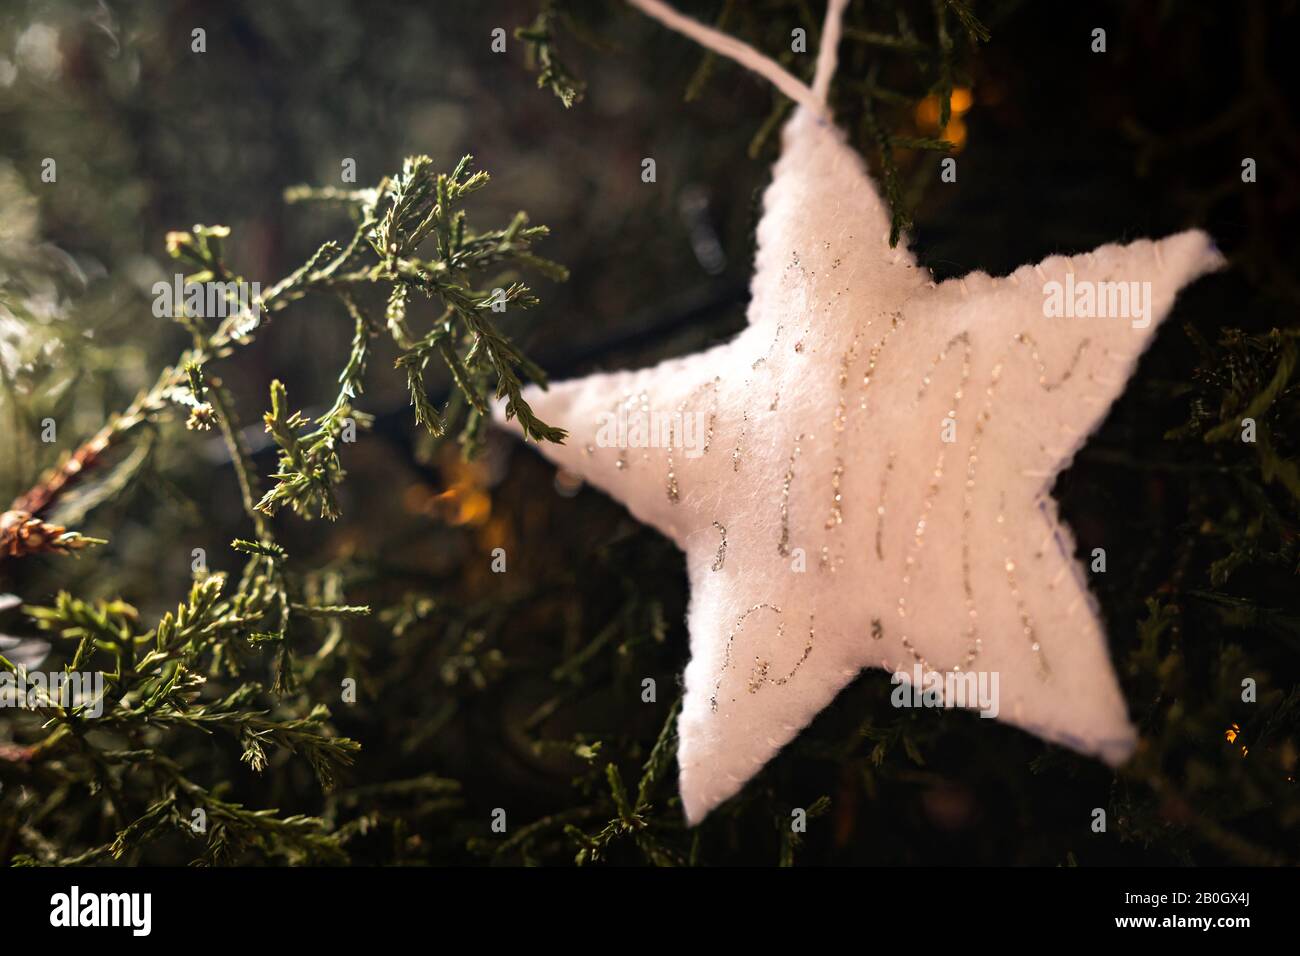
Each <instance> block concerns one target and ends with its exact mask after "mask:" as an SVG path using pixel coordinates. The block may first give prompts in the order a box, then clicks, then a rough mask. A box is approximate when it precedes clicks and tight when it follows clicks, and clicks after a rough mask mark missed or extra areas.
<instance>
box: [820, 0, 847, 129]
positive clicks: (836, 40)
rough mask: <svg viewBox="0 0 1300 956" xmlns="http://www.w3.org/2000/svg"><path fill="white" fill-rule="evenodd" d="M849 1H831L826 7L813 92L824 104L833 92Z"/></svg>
mask: <svg viewBox="0 0 1300 956" xmlns="http://www.w3.org/2000/svg"><path fill="white" fill-rule="evenodd" d="M848 5H849V0H830V3H828V4H827V5H826V22H825V23H824V24H823V25H822V45H821V49H819V50H818V51H817V73H816V75H815V76H813V85H812V92H813V96H815V97H817V99H818V100H820V101H821V102H822V104H825V103H826V97H827V96H828V95H829V94H830V91H831V77H833V76H834V75H835V66H836V64H837V63H838V59H837V54H836V50H837V49H838V48H839V45H840V33H841V24H842V23H843V21H844V8H845V7H847V6H848Z"/></svg>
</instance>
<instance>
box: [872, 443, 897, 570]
mask: <svg viewBox="0 0 1300 956" xmlns="http://www.w3.org/2000/svg"><path fill="white" fill-rule="evenodd" d="M897 455H898V453H897V452H892V451H891V452H890V453H889V459H888V460H887V461H886V462H885V470H884V471H882V472H881V473H880V503H879V504H877V505H876V560H878V561H883V560H885V548H884V534H885V491H886V490H887V488H888V485H889V476H890V475H892V474H893V472H894V459H895V458H896V457H897Z"/></svg>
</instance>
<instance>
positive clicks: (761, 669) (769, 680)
mask: <svg viewBox="0 0 1300 956" xmlns="http://www.w3.org/2000/svg"><path fill="white" fill-rule="evenodd" d="M762 610H769V611H771V612H772V613H773V614H776V615H777V616H778V617H780V615H781V609H780V608H779V607H777V606H776V605H775V604H768V603H766V602H764V603H762V604H755V605H754V606H753V607H751V608H749V609H748V610H747V611H745V613H744V614H742V615H740V617H739V618H737V619H736V623H735V624H733V625H732V627H731V633H730V634H728V635H727V643H726V645H725V647H724V649H723V654H722V667H721V668H720V669H719V670H718V679H717V680H716V681H714V683H713V696H712V697H710V699H709V709H710V710H712V711H713V712H715V713H716V712H717V710H718V691H719V690H720V689H721V687H722V680H723V678H724V677H725V676H726V673H727V670H728V668H730V667H731V649H732V646H733V645H734V644H735V641H736V635H737V634H738V633H740V629H741V628H742V627H743V626H744V624H745V621H746V620H748V618H749V616H750V615H751V614H753V613H755V612H756V611H762ZM784 636H785V622H784V621H778V622H777V626H776V637H777V640H778V641H780V640H781V638H783V637H784ZM815 640H816V630H815V627H814V618H813V615H812V614H809V615H808V642H807V644H805V645H804V650H803V654H802V656H801V657H800V658H799V659H798V660H797V661H795V663H794V666H793V667H791V668H790V671H789V672H788V673H787V674H785V675H784V676H783V677H768V676H767V674H768V669H769V668H770V667H771V663H772V662H771V661H765V660H762V659H760V658H759V657H758V655H755V656H754V661H755V663H754V667H753V669H752V670H751V671H750V675H749V688H748V689H749V692H750V693H751V694H756V693H758V692H759V691H760V690H762V689H763V685H764V684H772V685H774V686H778V687H779V686H782V685H784V684H787V683H789V682H790V681H791V680H792V679H793V678H794V676H795V674H797V673H798V672H799V668H801V667H802V666H803V664H804V662H805V661H806V660H808V657H809V655H811V654H812V649H813V642H814V641H815Z"/></svg>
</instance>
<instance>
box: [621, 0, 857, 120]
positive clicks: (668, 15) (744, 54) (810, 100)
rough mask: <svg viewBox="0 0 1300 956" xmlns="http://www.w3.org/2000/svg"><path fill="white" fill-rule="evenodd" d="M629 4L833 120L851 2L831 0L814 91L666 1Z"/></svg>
mask: <svg viewBox="0 0 1300 956" xmlns="http://www.w3.org/2000/svg"><path fill="white" fill-rule="evenodd" d="M627 2H628V3H630V4H631V5H632V6H634V7H636V8H637V9H638V10H640V11H641V12H642V13H644V14H646V15H647V16H650V17H653V18H654V19H656V20H658V21H659V22H660V23H662V24H663V25H664V26H666V27H668V29H670V30H673V31H675V32H677V33H681V34H683V35H685V36H688V37H690V38H691V39H692V40H694V41H695V42H696V43H698V44H700V45H701V46H703V47H706V48H707V49H710V50H712V51H713V52H714V53H717V54H719V55H720V56H725V57H727V58H728V59H730V60H734V61H736V62H737V63H739V64H740V65H741V66H743V67H746V68H747V69H750V70H753V71H754V72H755V73H757V74H758V75H759V76H762V77H764V78H765V79H767V80H768V81H769V82H770V83H771V84H772V85H773V86H775V87H776V88H777V89H778V90H780V91H781V92H782V93H784V94H785V95H786V96H788V97H790V99H792V100H794V101H795V102H796V103H798V104H800V105H801V106H806V107H808V108H809V109H810V110H812V111H813V112H814V113H816V114H817V115H818V116H822V117H826V118H829V115H828V113H827V110H826V94H827V92H828V91H829V89H830V84H831V76H832V74H834V72H835V47H836V45H837V44H838V42H839V37H840V19H841V18H842V16H843V14H844V7H845V6H846V5H847V3H848V0H831V3H830V6H829V7H828V8H827V10H826V25H825V28H824V29H823V31H822V47H821V51H820V52H819V53H818V57H817V74H816V85H815V87H814V88H813V89H809V88H808V86H807V85H805V84H804V83H802V82H800V81H799V80H798V79H796V78H795V77H794V76H792V75H791V74H790V73H788V72H786V70H785V69H784V68H782V66H781V65H780V64H779V63H777V62H776V61H775V60H773V59H772V58H771V57H769V56H766V55H764V54H762V53H760V52H758V51H757V50H755V49H754V48H753V47H752V46H750V45H749V44H747V43H744V42H742V41H740V40H737V39H736V38H735V37H733V36H728V35H727V34H725V33H723V32H722V31H720V30H715V29H714V28H713V27H710V26H705V25H704V24H703V23H700V22H699V21H698V20H692V19H691V18H690V17H687V16H683V15H682V14H680V13H678V12H677V11H676V10H674V9H673V8H672V7H670V6H669V5H668V4H666V3H664V2H663V0H627Z"/></svg>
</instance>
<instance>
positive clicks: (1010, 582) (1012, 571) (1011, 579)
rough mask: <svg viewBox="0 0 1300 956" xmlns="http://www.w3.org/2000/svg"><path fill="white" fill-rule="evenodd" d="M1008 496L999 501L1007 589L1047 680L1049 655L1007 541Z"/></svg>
mask: <svg viewBox="0 0 1300 956" xmlns="http://www.w3.org/2000/svg"><path fill="white" fill-rule="evenodd" d="M1006 507H1007V503H1006V494H1005V493H1003V494H1002V495H1001V497H1000V498H999V500H998V516H997V523H998V529H999V531H1000V532H1001V535H1002V554H1003V559H1002V560H1003V567H1005V568H1006V572H1007V588H1008V589H1009V590H1010V591H1011V598H1012V600H1014V601H1015V602H1016V613H1017V614H1019V615H1020V627H1021V630H1022V633H1023V634H1024V635H1025V638H1026V639H1027V640H1028V641H1029V649H1030V651H1032V652H1033V654H1034V659H1035V661H1036V662H1037V665H1038V666H1037V669H1036V671H1037V674H1038V679H1039V680H1046V679H1047V677H1048V675H1049V674H1050V673H1051V668H1050V667H1049V666H1048V664H1047V655H1046V654H1044V653H1043V646H1042V643H1041V642H1040V641H1039V640H1038V631H1037V629H1036V628H1035V626H1034V619H1033V617H1032V616H1030V614H1029V609H1028V608H1027V607H1026V606H1025V600H1024V598H1023V597H1022V596H1021V594H1020V582H1019V581H1018V579H1017V578H1016V562H1015V560H1014V559H1013V558H1012V557H1011V542H1010V541H1009V540H1008V539H1007V529H1006V516H1005V514H1004V512H1005V511H1006Z"/></svg>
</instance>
